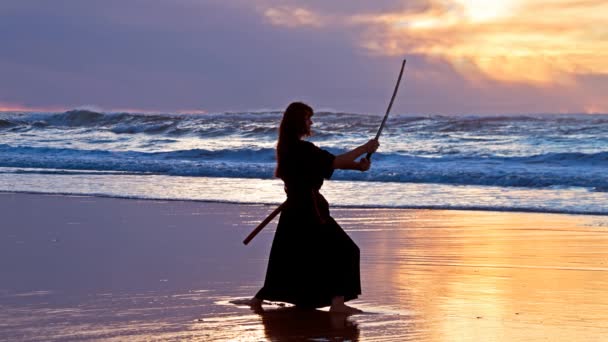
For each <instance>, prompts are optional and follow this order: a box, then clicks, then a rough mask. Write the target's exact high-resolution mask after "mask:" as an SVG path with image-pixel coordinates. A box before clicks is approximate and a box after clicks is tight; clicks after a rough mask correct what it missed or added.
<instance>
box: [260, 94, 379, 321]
mask: <svg viewBox="0 0 608 342" xmlns="http://www.w3.org/2000/svg"><path fill="white" fill-rule="evenodd" d="M312 116H313V110H312V108H311V107H310V106H308V105H306V104H304V103H301V102H294V103H292V104H290V105H289V106H288V107H287V109H286V110H285V113H284V114H283V119H282V120H281V125H280V128H279V140H278V144H277V168H276V171H275V175H276V176H277V177H279V178H281V179H282V180H283V182H284V183H285V192H286V193H287V205H286V206H285V208H284V209H283V211H282V212H281V217H280V219H279V223H278V225H277V229H276V233H275V236H274V241H273V243H272V248H271V250H270V258H269V260H268V269H267V272H266V279H265V281H264V287H262V289H261V290H260V291H259V292H258V293H257V294H256V295H255V297H254V298H253V299H252V300H251V305H252V307H254V308H259V307H260V305H261V304H262V301H263V300H265V299H266V300H272V301H281V302H287V303H292V304H295V305H296V306H299V307H303V308H320V307H324V306H330V311H332V312H343V313H349V314H350V313H357V312H360V310H358V309H356V308H353V307H350V306H347V305H346V304H344V302H346V301H348V300H352V299H355V298H357V297H358V295H360V294H361V280H360V275H359V248H358V247H357V245H356V244H355V243H354V242H353V241H352V240H351V239H350V237H348V235H346V233H345V232H344V230H342V228H341V227H340V226H339V225H338V223H336V221H335V220H334V219H333V218H332V217H331V216H330V214H329V205H328V203H327V201H326V200H325V198H324V197H323V195H321V194H320V193H319V189H320V188H321V186H322V185H323V179H329V178H330V177H331V176H332V174H333V171H334V169H350V170H360V171H367V170H368V169H369V167H370V162H369V161H368V160H367V159H365V158H362V159H361V160H359V161H356V158H357V157H359V156H361V155H363V154H366V153H369V152H375V151H376V149H377V148H378V146H379V144H378V141H377V140H370V141H369V142H367V143H366V144H364V145H361V146H359V147H357V148H355V149H354V150H352V151H349V152H347V153H344V154H340V155H337V156H334V155H332V154H331V153H329V152H327V151H325V150H322V149H320V148H318V147H317V146H315V145H314V144H313V143H311V142H308V141H305V140H302V138H305V137H307V136H310V135H311V130H310V126H311V125H312V120H311V118H312Z"/></svg>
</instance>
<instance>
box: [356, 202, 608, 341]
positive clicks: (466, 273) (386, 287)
mask: <svg viewBox="0 0 608 342" xmlns="http://www.w3.org/2000/svg"><path fill="white" fill-rule="evenodd" d="M378 214H379V213H378V212H376V213H374V215H378ZM385 214H386V215H387V216H390V218H391V219H393V220H395V219H396V221H399V222H400V223H398V224H390V225H388V226H387V227H386V229H385V230H384V231H383V232H382V233H380V234H377V236H376V237H374V236H372V235H365V236H361V238H359V239H358V241H361V240H362V239H363V240H365V241H364V242H363V246H361V249H362V250H363V251H364V253H365V254H367V255H364V256H363V258H364V259H367V260H368V261H369V260H370V259H373V260H374V265H373V267H372V265H366V266H367V267H365V269H364V270H363V272H362V273H363V277H364V278H365V280H366V281H365V282H364V292H365V294H364V298H365V299H366V300H369V301H374V302H385V303H391V302H392V303H394V305H395V306H397V307H401V308H406V309H409V310H413V311H414V317H418V318H420V320H418V324H417V327H418V329H420V331H423V332H425V336H424V339H428V340H438V341H453V340H458V341H462V340H470V341H478V340H504V341H521V340H544V339H549V340H559V341H576V340H591V341H600V340H601V338H602V336H608V296H607V295H606V290H605V289H606V288H608V287H607V286H608V265H606V263H607V258H608V252H607V249H606V248H607V247H608V235H607V234H606V232H602V231H599V230H597V229H593V228H590V227H588V225H587V226H586V225H585V224H584V223H585V222H587V221H589V217H584V216H580V217H577V216H565V215H546V214H542V215H540V214H515V213H504V214H503V213H482V212H459V211H409V212H408V211H405V212H403V211H402V212H393V213H391V212H387V213H385ZM395 215H396V216H399V218H397V217H395ZM371 216H373V215H370V216H369V220H371V219H372V218H371ZM360 223H361V224H363V223H367V224H369V222H368V220H367V219H365V218H362V219H361V221H360ZM380 289H381V290H380ZM397 329H398V328H397Z"/></svg>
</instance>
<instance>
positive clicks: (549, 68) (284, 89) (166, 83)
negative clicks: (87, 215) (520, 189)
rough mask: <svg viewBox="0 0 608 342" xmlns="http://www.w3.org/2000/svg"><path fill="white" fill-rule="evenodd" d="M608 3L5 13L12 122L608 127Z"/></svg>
mask: <svg viewBox="0 0 608 342" xmlns="http://www.w3.org/2000/svg"><path fill="white" fill-rule="evenodd" d="M607 13H608V1H605V0H534V1H530V0H528V1H524V0H496V1H491V0H478V1H476V0H410V1H396V0H375V1H354V0H332V1H326V0H308V1H295V0H283V1H278V0H205V1H203V0H53V1H48V0H2V1H1V2H0V42H1V43H0V110H5V111H6V110H9V111H10V110H13V111H28V110H31V111H62V110H68V109H73V108H98V109H100V110H105V111H134V112H179V113H181V112H202V113H204V112H209V113H215V112H224V111H259V110H280V109H283V108H284V107H285V106H286V105H287V104H288V103H289V102H291V101H295V100H300V101H305V102H307V103H309V104H310V105H312V106H313V107H314V108H315V109H316V110H317V111H318V110H332V111H344V112H353V113H366V114H383V113H384V111H385V110H386V106H387V104H388V101H389V99H390V96H391V93H392V90H393V87H394V84H395V81H396V78H397V75H398V72H399V68H400V65H401V61H402V59H403V58H407V65H406V70H405V75H404V79H403V81H402V87H401V89H400V93H399V95H398V97H397V100H396V101H395V105H394V107H393V111H394V112H397V113H404V114H405V113H412V114H444V115H447V114H508V113H608V96H606V94H608V25H606V15H607Z"/></svg>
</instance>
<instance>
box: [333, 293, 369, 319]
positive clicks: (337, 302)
mask: <svg viewBox="0 0 608 342" xmlns="http://www.w3.org/2000/svg"><path fill="white" fill-rule="evenodd" d="M329 312H333V313H341V314H347V315H355V314H359V313H362V312H363V311H362V310H359V309H357V308H354V307H352V306H348V305H346V304H344V297H342V296H338V297H334V298H332V300H331V306H330V307H329Z"/></svg>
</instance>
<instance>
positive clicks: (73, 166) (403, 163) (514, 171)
mask: <svg viewBox="0 0 608 342" xmlns="http://www.w3.org/2000/svg"><path fill="white" fill-rule="evenodd" d="M330 151H331V152H333V153H336V154H338V153H341V152H343V151H341V150H336V149H330ZM274 153H275V152H274V149H272V148H260V149H250V148H242V149H233V150H226V149H223V150H206V149H190V150H178V151H167V152H135V151H124V152H120V151H105V150H79V149H69V148H49V147H14V146H10V145H6V144H2V145H0V166H4V167H21V168H42V169H61V170H88V171H91V170H98V171H119V172H139V173H154V174H166V175H175V176H205V177H239V178H261V179H268V178H272V174H273V170H274V167H275V154H274ZM606 167H608V152H600V153H590V154H585V153H548V154H542V155H533V156H529V157H496V156H494V157H487V156H454V155H445V156H443V157H441V158H429V157H420V156H408V155H401V154H394V153H393V154H383V153H378V154H376V155H375V156H374V166H373V168H372V170H371V171H370V172H368V173H361V172H357V171H338V172H336V173H335V175H334V179H338V180H352V181H372V182H402V183H436V184H454V185H493V186H506V187H514V186H515V187H530V188H544V187H585V188H590V189H595V190H596V191H606V189H608V176H607V175H606V173H605V170H606Z"/></svg>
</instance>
